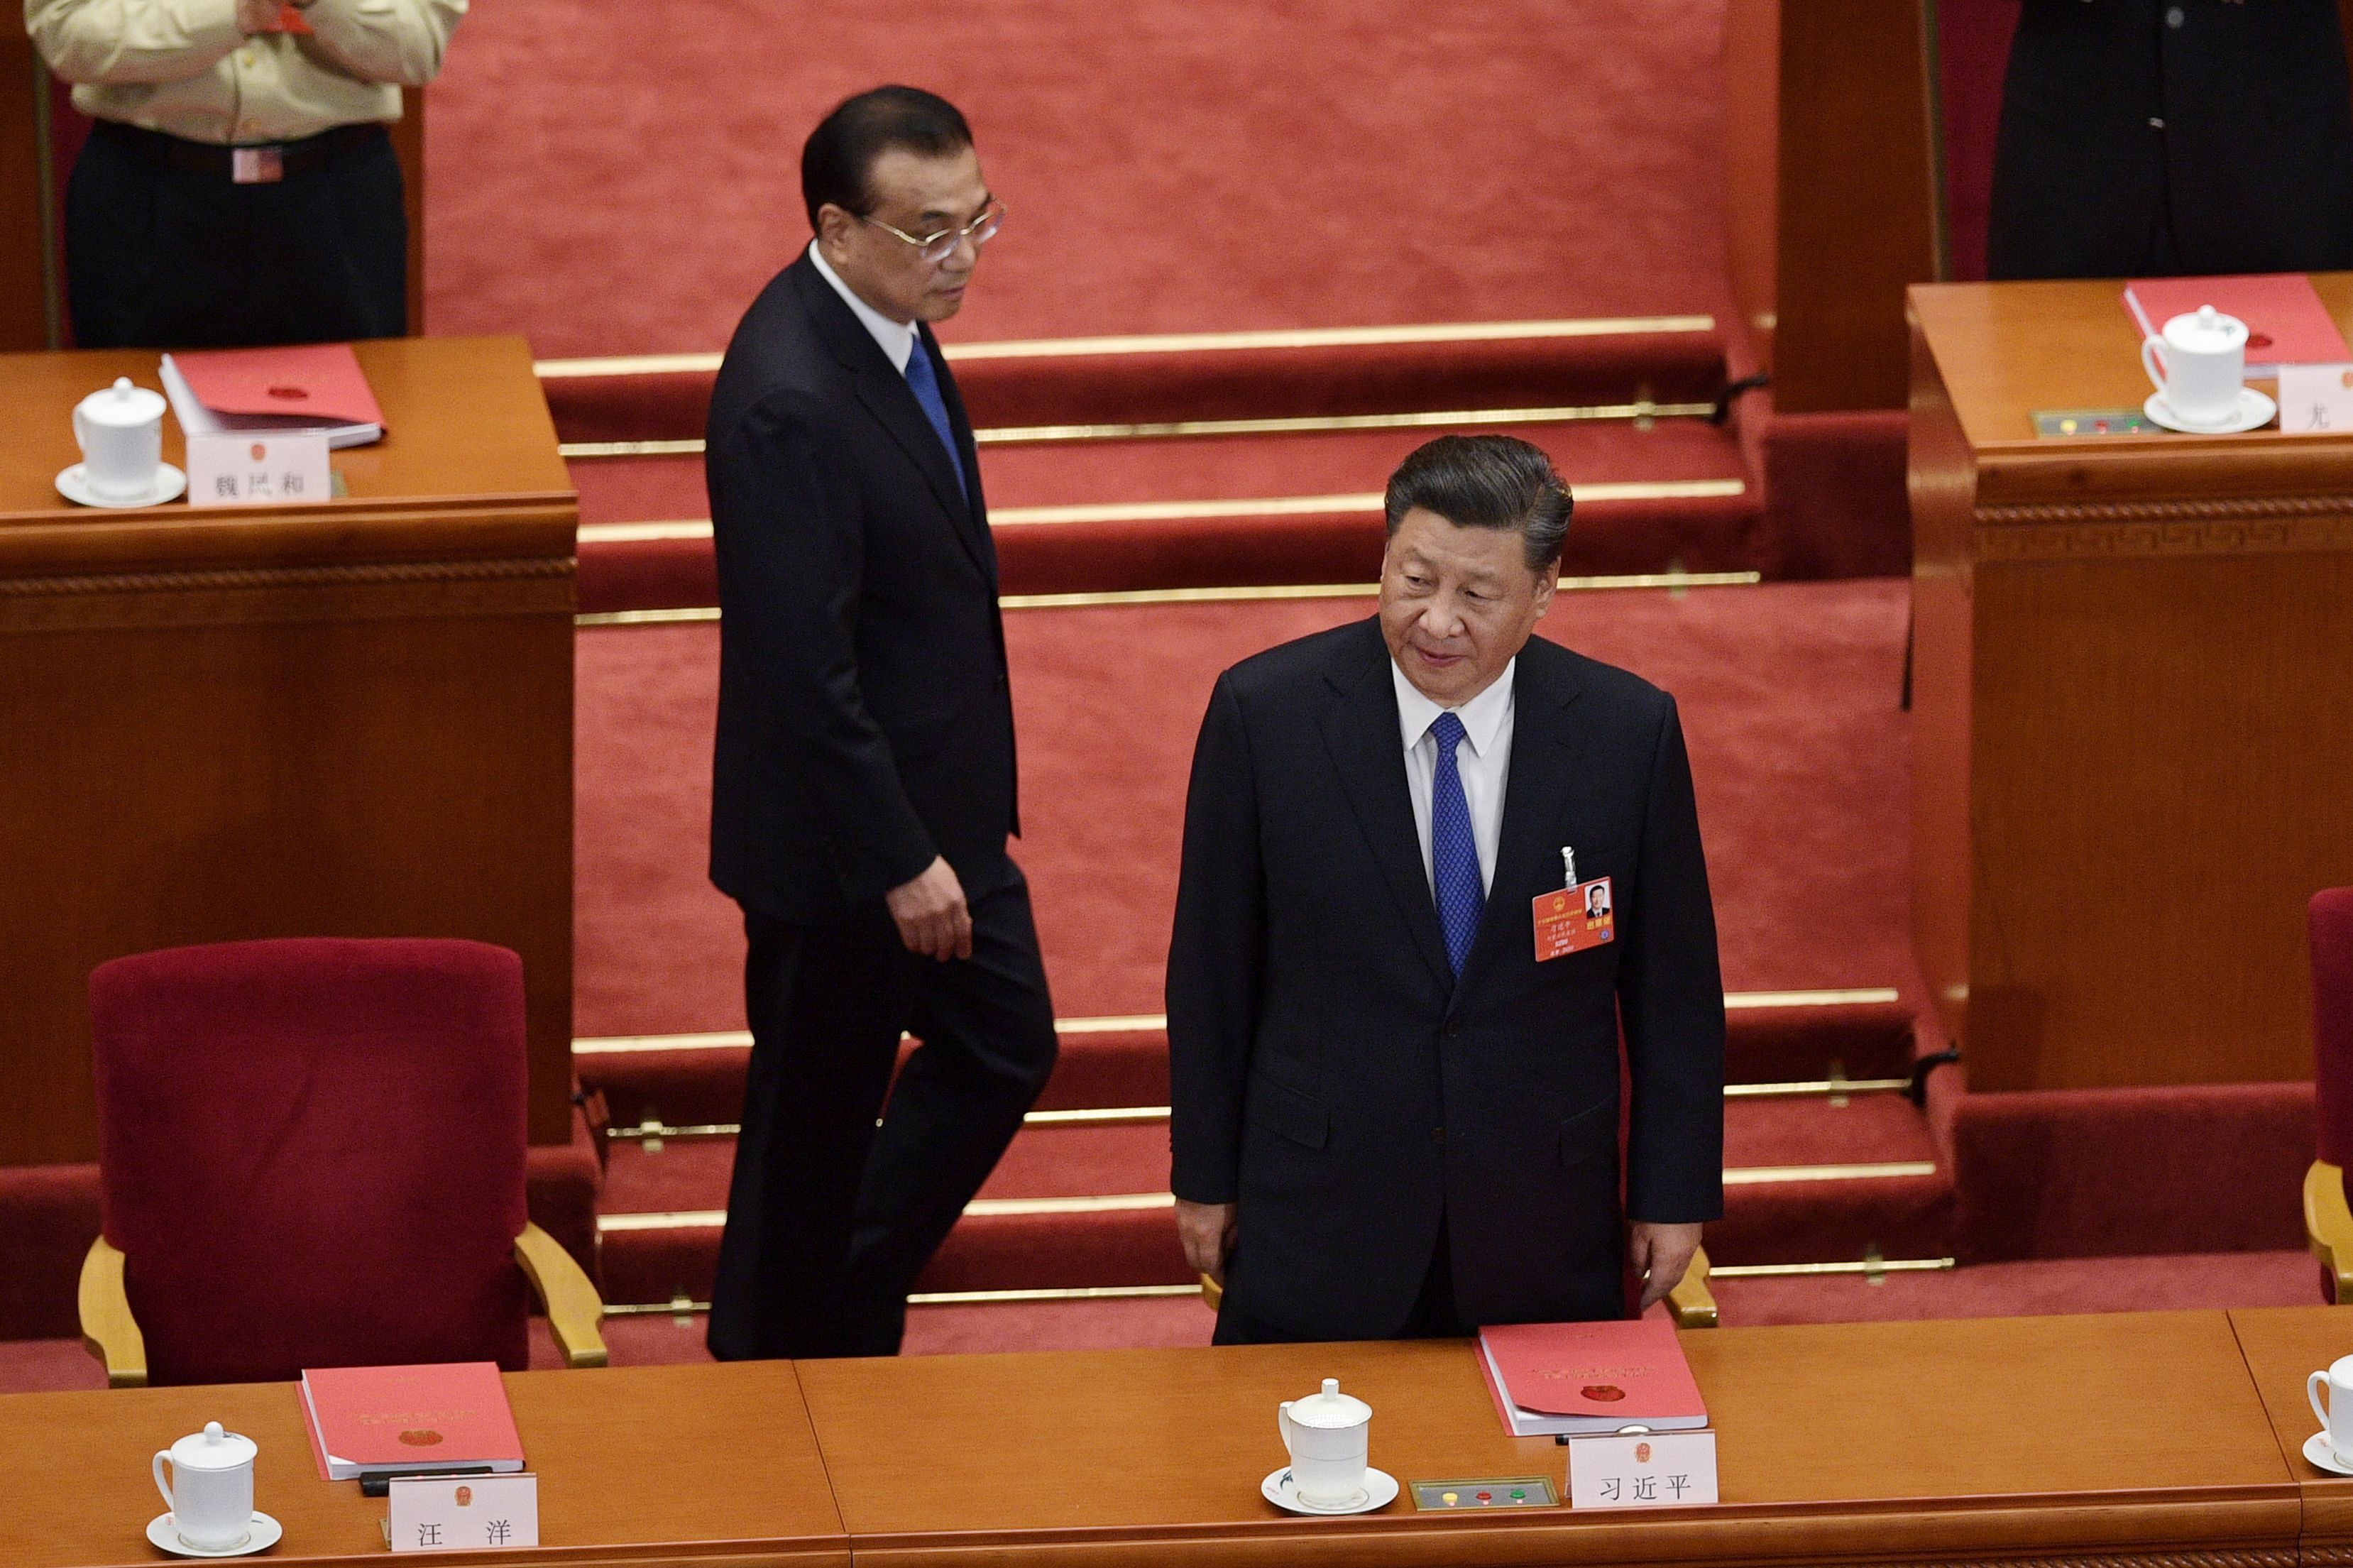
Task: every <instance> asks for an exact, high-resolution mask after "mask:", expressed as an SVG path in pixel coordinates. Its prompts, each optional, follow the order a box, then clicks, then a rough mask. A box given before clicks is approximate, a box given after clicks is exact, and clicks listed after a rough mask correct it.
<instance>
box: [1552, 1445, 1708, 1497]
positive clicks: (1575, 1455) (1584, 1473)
mask: <svg viewBox="0 0 2353 1568" xmlns="http://www.w3.org/2000/svg"><path fill="white" fill-rule="evenodd" d="M1714 1501H1715V1433H1714V1432H1708V1431H1699V1432H1656V1433H1652V1434H1651V1435H1650V1436H1607V1437H1571V1438H1570V1439H1569V1440H1568V1506H1569V1507H1571V1508H1689V1507H1690V1506H1691V1505H1693V1504H1694V1503H1703V1502H1714Z"/></svg>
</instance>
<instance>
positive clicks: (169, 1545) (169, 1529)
mask: <svg viewBox="0 0 2353 1568" xmlns="http://www.w3.org/2000/svg"><path fill="white" fill-rule="evenodd" d="M285 1534H286V1527H285V1526H284V1525H281V1524H280V1523H279V1522H278V1521H276V1520H274V1519H272V1518H270V1517H269V1515H268V1514H266V1513H263V1512H261V1511H259V1510H255V1512H254V1515H253V1529H252V1530H251V1531H249V1532H248V1534H247V1536H246V1538H245V1539H244V1540H243V1541H240V1542H237V1544H236V1545H235V1546H217V1547H214V1546H191V1545H189V1544H188V1543H187V1542H185V1541H183V1540H181V1539H180V1532H179V1531H178V1530H177V1529H176V1528H175V1527H174V1525H173V1523H172V1516H171V1515H170V1514H168V1513H159V1514H157V1515H156V1516H155V1517H154V1518H153V1519H151V1520H149V1521H147V1544H149V1545H150V1546H153V1547H155V1548H156V1549H157V1550H159V1551H163V1552H170V1553H171V1554H172V1555H173V1556H174V1557H250V1556H252V1555H253V1554H254V1553H255V1552H267V1551H269V1549H270V1548H271V1547H273V1546H275V1545H277V1544H278V1542H280V1540H281V1539H282V1538H283V1537H284V1536H285Z"/></svg>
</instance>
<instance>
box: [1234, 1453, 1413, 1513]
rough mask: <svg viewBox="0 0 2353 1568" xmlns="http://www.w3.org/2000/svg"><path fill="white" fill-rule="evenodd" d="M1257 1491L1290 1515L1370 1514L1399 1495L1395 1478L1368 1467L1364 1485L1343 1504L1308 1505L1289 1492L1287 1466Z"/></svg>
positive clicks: (1297, 1495) (1384, 1471)
mask: <svg viewBox="0 0 2353 1568" xmlns="http://www.w3.org/2000/svg"><path fill="white" fill-rule="evenodd" d="M1258 1489H1259V1490H1260V1491H1261V1492H1264V1493H1265V1494H1266V1500H1267V1501H1269V1502H1271V1503H1272V1504H1273V1505H1274V1506H1275V1507H1277V1508H1283V1509H1289V1510H1291V1511H1292V1512H1293V1513H1370V1512H1372V1511H1373V1510H1375V1509H1377V1508H1387V1507H1388V1506H1389V1504H1391V1503H1393V1502H1395V1501H1397V1495H1398V1484H1397V1478H1396V1477H1395V1476H1393V1475H1390V1474H1389V1473H1388V1471H1386V1470H1377V1469H1374V1468H1371V1467H1370V1466H1366V1468H1365V1484H1364V1486H1363V1487H1361V1488H1360V1489H1358V1490H1357V1492H1356V1496H1355V1497H1352V1498H1350V1499H1349V1500H1347V1501H1346V1502H1342V1503H1321V1502H1309V1501H1308V1500H1306V1499H1305V1498H1303V1497H1301V1496H1300V1495H1299V1494H1298V1493H1297V1492H1295V1491H1293V1489H1292V1487H1291V1467H1290V1466H1289V1465H1285V1466H1283V1467H1282V1468H1280V1469H1278V1470H1276V1471H1275V1472H1274V1473H1273V1474H1272V1475H1270V1476H1268V1477H1267V1478H1266V1479H1264V1480H1262V1481H1261V1482H1259V1484H1258Z"/></svg>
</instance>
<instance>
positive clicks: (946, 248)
mask: <svg viewBox="0 0 2353 1568" xmlns="http://www.w3.org/2000/svg"><path fill="white" fill-rule="evenodd" d="M858 221H859V222H860V223H871V224H872V225H873V226H875V227H876V228H879V229H881V231H882V232H883V233H885V234H887V235H889V236H890V237H892V238H893V239H899V240H904V241H905V242H906V243H907V244H909V245H912V246H913V247H915V254H916V255H918V256H920V257H922V258H923V259H924V260H925V261H926V262H928V263H930V264H931V265H932V266H934V267H937V266H938V265H939V264H940V263H941V262H943V261H945V260H946V259H947V258H949V257H951V256H954V255H955V248H956V246H957V245H958V244H959V243H961V242H962V241H965V240H967V239H968V240H970V241H972V244H973V248H974V249H976V250H977V249H979V248H980V247H982V246H984V245H987V243H988V242H989V241H990V240H991V239H994V238H995V237H997V230H998V229H1000V228H1002V227H1004V226H1005V204H1004V203H1003V202H991V203H989V204H988V205H987V207H986V208H985V209H983V211H982V212H981V215H980V216H978V217H976V218H975V219H973V220H972V221H971V222H970V223H968V224H966V225H965V226H963V227H962V228H944V229H942V230H940V232H939V233H937V234H928V235H925V236H923V237H922V238H920V239H918V238H917V237H915V236H913V235H912V234H909V233H908V232H907V231H906V230H904V229H900V228H893V227H892V226H890V225H889V224H887V223H884V222H883V221H882V220H881V218H879V217H867V216H863V215H860V217H859V220H858Z"/></svg>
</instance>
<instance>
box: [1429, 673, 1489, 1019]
mask: <svg viewBox="0 0 2353 1568" xmlns="http://www.w3.org/2000/svg"><path fill="white" fill-rule="evenodd" d="M1430 733H1431V734H1433V735H1435V736H1437V737H1438V776H1437V778H1436V780H1435V781H1433V787H1432V788H1431V790H1430V880H1431V881H1432V882H1434V883H1435V884H1436V885H1437V889H1438V929H1439V930H1440V931H1442V932H1444V933H1445V936H1446V962H1447V963H1450V964H1451V965H1453V967H1454V973H1455V974H1456V975H1457V976H1458V977H1459V976H1461V973H1462V961H1463V960H1464V959H1466V958H1468V957H1470V956H1471V939H1472V937H1474V936H1476V935H1478V934H1479V913H1480V911H1481V910H1483V909H1485V908H1486V905H1487V893H1486V889H1484V888H1482V887H1481V886H1480V883H1479V841H1478V840H1477V839H1476V838H1474V837H1472V836H1471V803H1470V802H1469V801H1468V800H1467V799H1465V798H1464V797H1463V795H1462V770H1461V767H1459V766H1458V765H1456V763H1455V760H1454V748H1455V747H1457V746H1459V745H1461V743H1462V721H1461V719H1459V718H1457V717H1455V716H1454V715H1453V714H1451V713H1440V715H1439V716H1438V720H1437V722H1435V723H1433V724H1431V725H1430Z"/></svg>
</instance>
